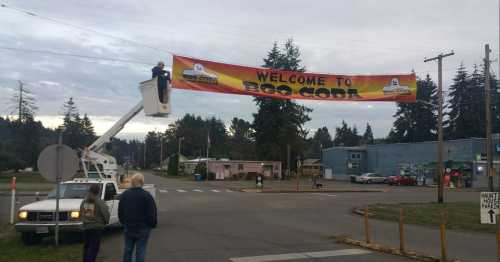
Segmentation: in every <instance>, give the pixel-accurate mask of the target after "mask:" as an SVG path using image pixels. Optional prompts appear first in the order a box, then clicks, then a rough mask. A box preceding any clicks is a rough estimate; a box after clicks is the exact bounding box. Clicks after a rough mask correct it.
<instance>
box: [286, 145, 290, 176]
mask: <svg viewBox="0 0 500 262" xmlns="http://www.w3.org/2000/svg"><path fill="white" fill-rule="evenodd" d="M286 172H287V174H286V175H287V176H290V144H287V145H286Z"/></svg>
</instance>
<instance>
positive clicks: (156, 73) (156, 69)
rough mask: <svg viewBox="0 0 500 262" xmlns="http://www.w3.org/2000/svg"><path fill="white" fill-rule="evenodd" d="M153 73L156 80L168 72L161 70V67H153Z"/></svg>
mask: <svg viewBox="0 0 500 262" xmlns="http://www.w3.org/2000/svg"><path fill="white" fill-rule="evenodd" d="M151 72H152V76H151V78H155V77H157V76H164V75H165V73H166V72H167V71H165V70H163V69H161V68H160V67H159V66H155V67H153V69H151Z"/></svg>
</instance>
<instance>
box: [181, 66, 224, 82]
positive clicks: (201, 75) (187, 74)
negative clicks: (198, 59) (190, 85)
mask: <svg viewBox="0 0 500 262" xmlns="http://www.w3.org/2000/svg"><path fill="white" fill-rule="evenodd" d="M182 77H183V78H184V79H186V80H187V81H190V82H198V83H204V84H213V85H216V84H217V75H215V74H211V73H208V72H206V71H205V68H204V67H203V65H202V64H194V66H193V69H186V70H184V71H183V72H182Z"/></svg>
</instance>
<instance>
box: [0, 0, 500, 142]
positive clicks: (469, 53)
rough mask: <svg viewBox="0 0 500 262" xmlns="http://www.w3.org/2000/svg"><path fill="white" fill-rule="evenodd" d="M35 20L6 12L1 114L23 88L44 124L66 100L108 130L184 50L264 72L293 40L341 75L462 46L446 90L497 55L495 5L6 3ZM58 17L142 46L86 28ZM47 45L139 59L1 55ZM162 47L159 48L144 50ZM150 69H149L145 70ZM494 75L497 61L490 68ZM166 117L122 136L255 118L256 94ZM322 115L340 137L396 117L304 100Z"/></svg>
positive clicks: (390, 111)
mask: <svg viewBox="0 0 500 262" xmlns="http://www.w3.org/2000/svg"><path fill="white" fill-rule="evenodd" d="M0 3H2V4H6V5H7V6H10V7H15V8H20V9H25V10H29V11H32V12H33V13H35V14H37V15H39V16H33V15H27V14H24V13H22V12H19V11H15V10H12V9H10V8H5V7H4V8H1V7H0V113H1V114H2V115H6V114H8V113H9V112H8V110H7V107H8V104H9V99H10V97H11V96H12V92H13V91H14V90H15V88H16V86H17V81H18V80H22V81H24V82H26V83H27V87H29V88H30V89H31V91H32V92H33V93H34V94H35V96H36V98H37V100H38V105H39V107H40V110H39V111H38V113H37V118H38V119H40V120H41V121H43V123H44V125H46V126H49V127H55V126H57V125H59V124H60V123H61V122H62V120H61V118H60V116H59V115H60V114H61V106H62V104H63V102H64V101H65V100H67V99H68V98H69V97H74V100H75V102H76V104H77V106H78V108H79V109H80V113H82V114H83V113H87V114H89V116H90V117H91V119H92V121H93V122H94V124H95V127H96V131H97V133H98V134H102V133H103V132H104V131H105V130H106V129H107V128H109V127H110V126H111V125H112V124H113V122H114V121H116V120H118V119H119V117H120V116H122V115H123V114H125V113H126V112H127V111H128V110H129V109H131V108H132V107H133V106H134V105H135V104H136V103H137V102H138V101H139V100H140V94H139V91H138V83H139V82H140V81H143V80H146V79H148V78H150V74H151V73H150V69H151V67H152V66H153V65H154V64H155V63H156V62H157V61H158V60H164V61H165V62H166V64H167V65H171V63H172V56H171V55H170V54H169V53H168V52H164V51H160V50H167V51H171V52H174V53H178V54H183V55H189V56H193V57H199V58H202V59H209V60H215V61H220V62H226V63H235V64H244V65H249V66H260V65H262V58H263V57H265V56H266V54H267V51H268V50H269V49H270V48H271V47H272V44H273V42H274V41H278V42H279V43H283V42H284V41H285V40H286V39H287V38H293V39H294V40H295V42H296V44H297V45H298V46H299V47H300V50H301V52H302V63H303V65H304V66H306V67H307V70H308V71H311V72H324V73H338V74H349V73H352V74H382V73H391V74H392V73H408V72H410V71H411V70H412V69H414V70H415V71H416V73H417V75H418V76H424V75H425V74H426V73H430V74H431V76H432V77H433V78H434V79H437V73H436V71H437V64H436V63H424V62H423V60H424V58H425V57H432V56H435V55H437V54H438V53H440V52H447V51H449V50H452V49H453V50H454V51H455V53H456V55H455V56H452V57H449V58H446V59H445V61H444V66H443V68H444V79H445V82H444V84H445V89H446V88H448V85H449V84H450V82H451V78H452V77H453V75H454V72H455V69H456V68H457V66H458V64H459V63H460V62H463V63H464V64H465V65H466V67H467V68H471V67H472V65H473V64H474V63H477V64H480V63H481V61H482V57H483V56H484V44H486V43H489V44H490V46H491V48H492V49H493V53H492V55H491V56H492V58H493V59H496V58H497V57H498V2H497V0H482V1H478V0H440V1H435V0H419V1H409V0H377V1H375V0H336V1H331V0H329V1H293V0H286V1H277V0H275V1H269V0H266V1H261V0H252V1H236V0H227V1H196V0H190V1H166V0H156V1H152V0H150V1H137V0H119V1H118V0H106V1H96V0H86V1H80V0H64V1H62V0H60V1H55V0H44V1H39V0H19V1H13V0H0ZM40 16H42V17H46V18H50V19H56V20H58V21H63V22H66V23H70V24H72V25H77V26H81V27H85V28H89V29H92V30H95V31H98V32H101V33H104V34H108V35H113V36H117V37H120V38H126V39H130V40H133V41H134V42H138V43H142V45H137V44H133V43H130V42H126V41H122V40H118V39H116V38H112V37H106V36H103V35H102V34H97V33H93V32H88V31H82V30H78V29H76V28H74V27H70V26H67V25H64V24H60V23H55V22H53V21H50V19H43V18H41V17H40ZM5 47H14V48H21V49H32V50H33V49H34V50H47V51H54V52H63V53H71V54H78V55H85V56H96V57H107V58H115V59H125V60H133V61H137V62H141V63H145V64H141V63H123V62H111V61H105V60H96V59H86V58H75V57H67V56H55V55H50V54H40V53H29V52H18V51H12V50H5V49H1V48H5ZM148 47H154V48H148ZM148 63H149V64H150V65H148ZM492 67H493V69H494V71H495V72H497V68H498V65H497V64H493V65H492ZM172 101H173V102H172V105H173V106H172V114H171V116H170V117H169V118H161V119H154V118H147V117H145V116H144V115H143V114H142V113H141V115H140V116H137V117H136V118H135V119H134V120H133V121H132V122H130V123H129V124H128V125H127V127H126V128H125V129H124V130H123V131H122V133H121V134H120V135H119V137H122V138H123V137H125V138H131V137H140V138H142V136H143V134H144V133H146V132H147V131H151V130H157V131H163V130H164V129H165V128H166V126H167V125H168V123H170V122H173V121H175V120H176V119H178V118H179V117H182V116H183V115H184V114H186V113H192V114H196V115H201V116H202V117H212V116H215V117H217V118H221V119H223V120H224V121H226V123H228V122H229V121H230V119H232V118H233V117H240V118H244V119H246V120H248V121H252V120H253V117H252V113H255V112H256V107H255V104H254V103H253V102H252V98H251V97H247V96H237V95H223V94H215V93H205V92H194V91H183V90H174V92H173V93H172ZM303 103H304V104H305V105H306V106H308V107H311V108H312V109H313V110H314V111H313V112H312V113H311V117H312V120H311V121H310V122H308V123H307V124H306V127H307V128H309V129H311V130H314V129H317V128H319V127H322V126H327V127H328V129H329V130H330V132H331V134H332V136H333V135H334V130H335V127H336V126H338V125H339V124H340V122H341V121H342V120H345V121H346V122H347V123H349V124H351V125H356V126H357V127H358V129H360V130H361V131H363V130H364V127H365V125H366V123H367V122H370V124H371V125H372V127H373V129H374V133H375V136H376V137H385V136H386V135H387V133H388V132H389V129H390V127H391V126H392V122H393V117H392V116H393V115H394V113H395V110H396V106H395V104H394V103H390V102H376V103H370V102H359V103H352V102H318V101H306V102H303Z"/></svg>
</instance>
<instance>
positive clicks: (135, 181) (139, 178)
mask: <svg viewBox="0 0 500 262" xmlns="http://www.w3.org/2000/svg"><path fill="white" fill-rule="evenodd" d="M130 183H131V184H132V187H142V186H143V185H144V176H143V175H142V174H141V173H137V174H135V175H133V176H132V179H131V180H130Z"/></svg>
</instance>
